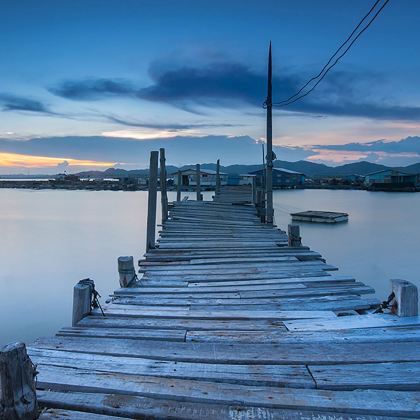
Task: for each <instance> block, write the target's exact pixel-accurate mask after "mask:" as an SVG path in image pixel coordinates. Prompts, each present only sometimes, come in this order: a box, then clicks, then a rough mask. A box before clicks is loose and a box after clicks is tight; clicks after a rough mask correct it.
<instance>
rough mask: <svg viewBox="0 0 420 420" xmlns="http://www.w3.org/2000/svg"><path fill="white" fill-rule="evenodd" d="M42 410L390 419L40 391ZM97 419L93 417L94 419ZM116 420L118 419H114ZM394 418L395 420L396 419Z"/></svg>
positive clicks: (214, 418) (244, 419) (233, 419)
mask: <svg viewBox="0 0 420 420" xmlns="http://www.w3.org/2000/svg"><path fill="white" fill-rule="evenodd" d="M38 399H39V402H40V405H41V407H53V408H56V407H64V408H66V409H68V410H82V411H83V412H86V413H103V414H104V415H109V416H116V415H119V416H123V417H128V418H132V419H134V418H136V419H140V418H141V419H143V418H147V419H168V418H170V419H174V418H176V419H189V420H202V419H206V420H221V419H229V420H250V419H264V420H320V419H328V420H386V419H389V417H388V416H387V417H383V416H374V415H365V414H360V413H358V414H351V413H350V414H348V413H343V412H332V411H328V412H326V411H322V412H321V411H313V410H311V411H307V410H289V409H278V408H268V407H253V406H238V404H235V405H223V404H212V403H211V402H210V403H203V402H186V401H179V400H168V399H162V398H159V399H156V398H149V397H141V396H134V395H123V394H102V393H80V392H51V391H38ZM92 418H94V417H92ZM114 418H115V417H114ZM394 419H395V417H394Z"/></svg>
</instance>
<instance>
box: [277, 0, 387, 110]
mask: <svg viewBox="0 0 420 420" xmlns="http://www.w3.org/2000/svg"><path fill="white" fill-rule="evenodd" d="M379 1H380V0H377V1H376V2H375V4H374V5H373V6H372V7H371V9H370V10H369V12H368V13H367V14H366V15H365V16H364V17H363V18H362V20H361V21H360V22H359V23H358V25H357V26H356V28H355V29H354V30H353V31H352V33H351V34H350V35H349V36H348V37H347V39H346V40H345V41H344V42H343V43H342V44H341V45H340V47H339V48H338V49H337V50H336V52H335V53H334V54H333V55H332V56H331V57H330V59H329V60H328V62H327V63H326V64H325V66H324V67H323V69H322V70H321V71H320V72H319V73H318V75H316V76H314V77H312V78H311V79H310V80H309V81H308V82H307V83H306V84H305V85H304V86H303V87H302V88H301V89H300V90H299V91H298V92H296V93H295V94H294V95H292V96H291V97H289V98H288V99H285V100H284V101H281V102H276V103H273V106H279V107H281V106H287V105H290V104H292V103H294V102H296V101H298V100H299V99H302V98H304V97H305V96H307V95H309V94H310V93H311V92H312V91H313V90H314V89H315V88H316V87H317V86H318V85H319V84H320V83H321V81H322V80H323V79H324V77H325V76H326V75H327V74H328V72H329V71H330V70H331V69H332V68H333V67H334V66H335V65H336V64H337V63H338V62H339V61H340V59H341V58H342V57H344V55H346V53H347V51H349V49H350V48H351V47H352V45H353V44H354V43H355V42H356V41H357V39H358V38H359V37H360V36H361V35H362V34H363V32H365V31H366V30H367V29H368V28H369V26H370V25H371V24H372V23H373V21H374V20H375V19H376V18H377V16H378V15H379V13H381V11H382V9H383V8H384V7H385V6H386V5H387V3H388V2H389V0H385V2H384V4H383V5H382V6H381V7H380V8H379V10H378V11H377V12H376V13H375V15H374V16H373V18H372V19H371V20H370V21H369V22H368V24H367V25H366V26H365V27H364V28H363V29H362V30H361V31H360V32H359V33H358V34H357V35H356V37H355V38H354V39H353V41H352V42H351V43H350V44H349V46H348V47H347V48H346V49H345V50H344V52H343V53H342V54H341V55H340V56H338V57H337V58H336V59H335V61H334V63H333V64H331V65H330V66H329V67H328V68H327V66H328V65H329V63H331V61H332V59H333V58H334V57H335V56H336V55H337V53H338V52H339V51H340V50H341V48H342V47H343V46H344V45H345V44H346V43H347V42H348V41H349V40H350V39H351V38H352V36H353V35H354V33H355V32H356V31H357V29H358V28H359V27H360V26H361V24H362V23H363V22H364V21H365V20H366V18H367V17H368V16H369V15H370V14H371V12H372V11H373V10H374V9H375V7H376V6H377V4H378V3H379ZM321 75H322V77H321V78H320V79H319V80H318V81H317V82H316V83H315V85H314V86H312V88H311V89H310V90H308V91H307V92H306V93H304V94H302V95H300V96H298V95H299V94H300V92H302V91H303V89H305V87H307V86H308V85H309V83H311V82H312V81H314V80H316V79H317V78H319V77H320V76H321ZM296 96H297V97H296ZM293 98H295V99H293Z"/></svg>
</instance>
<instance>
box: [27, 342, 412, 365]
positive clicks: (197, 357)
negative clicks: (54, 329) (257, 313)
mask: <svg viewBox="0 0 420 420" xmlns="http://www.w3.org/2000/svg"><path fill="white" fill-rule="evenodd" d="M93 343H95V345H94V346H92V344H93ZM418 343H419V342H418V341H417V342H398V343H395V344H394V345H393V346H384V345H383V343H319V344H317V345H316V346H314V345H313V343H287V344H281V343H280V344H254V343H253V344H231V343H192V342H185V343H179V342H165V341H154V342H153V341H150V340H145V341H141V340H130V339H126V340H118V339H106V338H101V339H91V338H81V337H77V338H75V337H54V338H50V339H44V338H40V339H38V340H37V341H36V342H35V344H34V346H31V347H37V348H39V349H41V348H43V349H51V350H66V351H74V352H79V353H91V354H108V355H113V356H129V357H140V358H152V359H155V360H173V361H180V362H197V363H222V364H253V365H254V364H265V365H295V364H298V365H301V364H312V365H326V364H337V363H341V364H352V363H381V362H416V361H419V360H420V352H419V351H418V350H419V348H418V345H419V344H418Z"/></svg>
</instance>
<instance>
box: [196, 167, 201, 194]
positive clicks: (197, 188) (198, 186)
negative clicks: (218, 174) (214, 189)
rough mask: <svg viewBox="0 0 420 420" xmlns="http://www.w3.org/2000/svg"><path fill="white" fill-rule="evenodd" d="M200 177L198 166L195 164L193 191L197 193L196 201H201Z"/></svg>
mask: <svg viewBox="0 0 420 420" xmlns="http://www.w3.org/2000/svg"><path fill="white" fill-rule="evenodd" d="M200 176H201V174H200V164H199V163H197V165H195V182H196V187H195V191H196V193H197V201H201V200H202V196H201V182H200V181H201V180H200Z"/></svg>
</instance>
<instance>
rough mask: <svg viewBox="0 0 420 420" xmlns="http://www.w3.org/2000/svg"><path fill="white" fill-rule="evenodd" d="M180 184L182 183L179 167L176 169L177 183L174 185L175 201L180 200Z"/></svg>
mask: <svg viewBox="0 0 420 420" xmlns="http://www.w3.org/2000/svg"><path fill="white" fill-rule="evenodd" d="M181 184H182V174H181V169H178V185H177V186H176V201H181Z"/></svg>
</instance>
